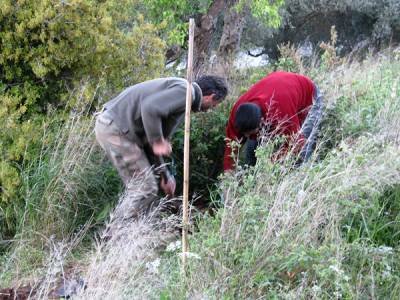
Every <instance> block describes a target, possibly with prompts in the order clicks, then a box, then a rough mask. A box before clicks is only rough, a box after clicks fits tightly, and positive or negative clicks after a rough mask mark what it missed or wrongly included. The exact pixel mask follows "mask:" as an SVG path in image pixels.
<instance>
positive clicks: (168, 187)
mask: <svg viewBox="0 0 400 300" xmlns="http://www.w3.org/2000/svg"><path fill="white" fill-rule="evenodd" d="M165 177H166V176H161V182H160V186H161V189H162V190H163V191H164V193H165V194H166V195H168V196H170V197H173V196H174V193H175V188H176V182H175V178H174V177H173V176H167V177H166V178H167V179H166V180H167V182H165V179H164V178H165Z"/></svg>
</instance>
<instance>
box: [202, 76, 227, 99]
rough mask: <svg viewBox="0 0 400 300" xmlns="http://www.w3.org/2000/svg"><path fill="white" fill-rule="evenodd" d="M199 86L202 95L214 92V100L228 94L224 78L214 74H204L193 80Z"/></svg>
mask: <svg viewBox="0 0 400 300" xmlns="http://www.w3.org/2000/svg"><path fill="white" fill-rule="evenodd" d="M195 82H196V83H197V84H198V85H199V86H200V88H201V91H202V93H203V96H209V95H211V94H215V100H218V101H219V100H221V101H222V100H223V99H224V98H225V97H226V95H227V94H228V85H227V83H226V80H225V79H224V78H222V77H219V76H215V75H204V76H201V77H199V78H198V79H196V81H195Z"/></svg>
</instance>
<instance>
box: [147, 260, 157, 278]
mask: <svg viewBox="0 0 400 300" xmlns="http://www.w3.org/2000/svg"><path fill="white" fill-rule="evenodd" d="M160 264H161V260H160V258H157V259H156V260H154V261H150V262H147V263H146V268H147V270H148V271H149V272H150V273H153V274H158V268H159V267H160Z"/></svg>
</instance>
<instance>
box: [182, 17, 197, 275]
mask: <svg viewBox="0 0 400 300" xmlns="http://www.w3.org/2000/svg"><path fill="white" fill-rule="evenodd" d="M193 41H194V19H190V20H189V50H188V61H187V81H188V83H187V90H186V113H185V144H184V152H183V156H184V157H183V218H182V269H183V271H185V270H186V262H187V253H188V249H189V245H188V244H189V243H188V227H189V141H190V111H191V109H192V77H193Z"/></svg>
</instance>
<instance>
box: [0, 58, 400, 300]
mask: <svg viewBox="0 0 400 300" xmlns="http://www.w3.org/2000/svg"><path fill="white" fill-rule="evenodd" d="M392 53H393V52H392V51H386V52H382V53H380V54H378V55H377V56H373V57H369V58H367V59H366V60H364V61H363V62H361V63H357V62H354V63H344V64H342V65H339V66H335V67H332V68H331V69H327V67H326V66H323V69H320V68H319V67H315V66H313V67H312V68H309V69H305V72H306V73H307V74H313V76H312V77H313V78H314V79H315V81H316V82H317V85H318V86H319V87H320V88H321V89H322V90H323V92H324V95H325V100H326V102H325V104H326V112H327V113H326V118H325V121H324V123H323V128H322V134H321V139H320V142H319V145H318V149H317V153H316V154H315V155H314V157H313V159H312V160H311V161H310V162H308V163H306V164H304V165H302V166H301V167H298V168H293V163H292V160H291V158H288V159H287V161H285V162H283V163H282V164H272V163H271V161H270V159H269V156H270V154H271V152H272V149H273V141H271V142H270V143H266V145H264V146H263V147H261V148H260V149H259V150H258V153H257V155H258V162H257V165H256V166H255V167H254V168H253V169H249V170H242V171H240V172H238V173H236V174H234V175H229V176H225V177H224V178H222V182H221V193H222V194H223V195H224V197H223V199H224V203H223V207H222V208H220V209H219V210H217V211H215V212H214V215H213V216H211V215H208V214H205V215H202V216H199V217H197V219H196V228H193V232H192V235H191V236H190V256H189V257H190V258H189V264H188V272H187V273H186V274H185V276H183V274H182V273H181V266H180V256H179V252H180V248H179V245H178V244H174V243H173V244H171V245H173V246H174V247H171V245H169V246H168V247H167V249H166V248H165V247H166V246H165V245H166V244H168V243H170V242H171V241H172V242H173V241H175V240H177V236H176V235H175V234H174V232H173V230H171V229H172V228H175V227H176V226H177V224H176V223H177V221H176V220H175V219H169V218H165V219H163V218H159V217H157V216H156V215H153V216H151V217H149V218H144V219H140V220H138V221H135V222H128V223H126V224H125V226H123V227H121V228H119V229H118V231H117V232H116V233H115V234H114V235H113V236H112V237H111V239H110V240H108V241H98V242H97V243H96V246H95V247H94V248H93V249H92V250H90V251H87V252H86V253H85V255H84V257H83V258H81V260H79V261H80V264H82V265H83V266H82V268H81V269H82V271H81V275H80V276H82V278H84V280H85V281H86V289H82V290H80V291H79V293H78V294H77V295H76V296H75V298H76V299H332V298H333V299H397V298H399V296H400V284H399V282H400V280H399V279H400V263H399V262H400V255H399V254H400V239H399V237H400V219H399V212H400V192H399V191H400V188H399V183H400V155H399V154H400V134H399V132H400V121H399V120H400V101H399V100H400V99H399V98H400V86H399V81H400V77H399V74H400V72H399V71H400V61H399V58H398V57H396V56H392ZM254 76H257V74H255V75H254ZM239 77H240V76H239ZM239 77H238V78H239ZM243 80H244V81H243V82H241V83H240V86H246V82H247V81H246V79H243ZM236 91H237V93H239V92H240V89H239V88H236ZM236 96H238V95H233V96H232V97H236ZM74 120H76V119H74V118H72V119H71V125H70V126H69V127H67V129H68V130H66V129H63V131H62V132H63V133H64V134H65V135H62V136H64V138H61V137H60V143H59V144H57V145H59V146H58V147H55V148H54V149H52V150H51V151H50V152H49V153H48V154H45V153H44V155H43V159H41V160H40V162H42V163H40V162H38V166H42V168H38V167H37V166H32V169H31V171H30V173H29V172H28V173H27V174H31V175H30V176H33V175H32V174H39V176H33V177H29V178H42V179H41V180H40V181H38V180H36V181H32V180H31V181H29V180H27V182H30V184H29V185H26V191H27V192H26V194H27V195H28V196H29V197H30V198H29V197H27V198H26V199H30V200H29V201H28V200H27V204H26V209H25V210H24V214H23V216H25V217H24V218H22V220H24V223H23V226H22V224H21V230H20V232H21V235H20V237H19V238H20V241H19V242H17V243H16V244H15V245H17V246H14V249H15V250H18V249H19V251H20V252H18V251H16V252H14V253H17V254H18V255H14V256H12V255H10V256H9V258H11V257H18V258H19V259H20V258H22V257H25V256H24V255H21V253H22V252H21V251H22V250H21V249H23V248H24V247H25V242H26V241H29V243H28V245H30V244H31V243H34V244H37V243H39V244H40V245H42V246H41V247H28V248H27V249H41V250H42V251H39V252H38V255H37V256H38V257H39V258H38V262H37V264H36V265H37V266H40V267H41V268H39V270H40V272H39V274H41V275H42V277H41V278H45V280H42V281H40V282H38V284H37V286H38V289H37V291H38V292H37V294H36V295H37V297H38V298H46V295H47V294H48V292H49V291H50V290H51V284H50V283H51V282H54V280H55V279H54V278H59V277H60V276H61V278H64V277H63V276H64V275H63V273H62V272H61V271H60V269H61V270H62V269H63V268H64V269H65V266H66V265H67V264H68V260H71V259H73V257H74V249H76V247H77V246H78V245H82V244H83V243H84V242H82V241H84V239H85V237H90V236H91V235H90V234H86V233H87V232H88V231H89V228H90V225H87V226H84V227H83V228H84V230H83V231H79V230H78V229H77V228H79V225H82V224H93V222H92V221H91V222H89V223H88V221H90V220H91V218H94V219H96V218H98V219H102V217H104V216H105V215H107V214H108V212H109V211H108V210H107V208H105V207H107V205H106V203H109V199H110V198H112V196H111V195H114V196H115V195H118V188H117V187H118V184H115V182H112V183H110V182H108V180H109V178H111V179H112V180H116V177H114V176H111V177H110V176H105V173H106V172H112V171H111V170H112V169H111V168H109V165H108V164H107V163H106V161H105V160H103V156H102V154H100V153H98V152H97V151H96V150H95V148H94V145H93V138H91V132H90V130H89V129H88V124H85V125H82V124H83V123H81V122H76V121H74ZM99 164H100V166H101V167H99ZM104 164H106V165H104ZM102 172H104V173H102ZM42 174H46V175H45V176H44V175H42ZM44 178H45V179H46V180H43V179H44ZM107 178H108V179H107ZM39 182H40V183H39ZM110 186H113V187H116V189H115V190H109V189H108V188H109V187H110ZM217 200H219V199H217ZM121 201H123V197H122V198H121ZM102 211H103V212H104V213H101V212H102ZM64 215H65V216H67V218H68V219H67V220H65V219H63V220H59V218H62V217H63V216H64ZM38 217H39V218H40V219H41V222H37V221H36V220H38ZM42 220H43V222H42ZM58 220H59V221H60V223H58V222H57V221H58ZM94 223H95V222H94ZM22 228H24V230H22ZM74 232H81V233H80V234H78V235H75V236H74V235H73V234H74ZM22 233H24V234H22ZM35 234H36V235H35ZM51 235H54V239H55V240H58V241H64V242H63V243H61V244H57V243H53V242H52V241H54V240H53V239H50V238H49V236H51ZM37 236H42V237H43V238H32V237H37ZM46 240H47V242H44V241H46ZM92 242H93V241H92ZM52 243H53V245H58V246H55V247H49V246H48V245H50V244H52ZM50 248H51V249H52V250H51V251H50V250H49V249H50ZM32 252H33V251H31V253H30V254H32ZM11 253H13V252H11ZM45 253H59V255H49V256H48V258H49V260H48V261H47V268H46V265H45V263H46V260H45V259H44V258H43V256H44V254H45ZM26 257H28V256H27V255H26ZM29 257H30V259H33V258H32V257H35V256H34V255H33V256H31V255H30V256H29ZM57 257H62V259H58V258H57ZM76 261H77V258H75V263H76ZM11 262H13V263H11ZM2 265H4V266H7V268H8V269H7V270H8V272H6V273H7V274H9V277H12V276H11V275H10V274H12V275H13V276H14V277H13V278H16V277H15V274H17V275H18V272H11V273H10V268H12V267H10V266H13V267H15V266H18V267H19V266H21V265H26V266H35V264H33V263H32V262H29V263H27V262H25V263H24V264H22V263H21V261H17V260H16V259H14V261H13V260H8V261H7V262H6V263H4V264H2ZM24 274H25V275H26V274H29V275H31V276H33V277H34V278H39V275H38V274H34V273H32V272H27V271H26V270H25V273H24ZM43 274H44V275H45V276H43ZM60 274H61V275H60ZM0 276H1V275H0ZM65 277H66V276H65ZM17 278H18V276H17Z"/></svg>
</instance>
